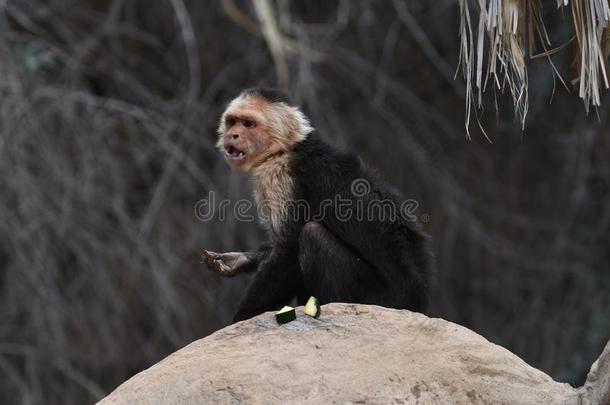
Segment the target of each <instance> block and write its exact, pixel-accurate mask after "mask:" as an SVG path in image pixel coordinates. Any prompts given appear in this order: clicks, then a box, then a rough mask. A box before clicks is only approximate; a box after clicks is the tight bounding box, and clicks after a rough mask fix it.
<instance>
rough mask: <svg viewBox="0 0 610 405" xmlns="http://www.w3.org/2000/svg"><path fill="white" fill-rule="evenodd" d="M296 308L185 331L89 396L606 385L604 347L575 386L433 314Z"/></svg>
mask: <svg viewBox="0 0 610 405" xmlns="http://www.w3.org/2000/svg"><path fill="white" fill-rule="evenodd" d="M297 311H298V312H297V313H298V318H297V320H296V321H293V322H291V323H288V324H286V325H278V324H277V323H276V322H275V319H274V317H273V314H272V313H266V314H263V315H260V316H258V317H256V318H253V319H250V320H247V321H244V322H240V323H237V324H234V325H231V326H229V327H227V328H225V329H222V330H220V331H218V332H216V333H214V334H212V335H210V336H208V337H206V338H204V339H201V340H198V341H195V342H193V343H191V344H190V345H188V346H186V347H185V348H183V349H181V350H179V351H177V352H176V353H174V354H172V355H170V356H169V357H167V358H166V359H164V360H163V361H161V362H160V363H158V364H156V365H154V366H152V367H151V368H149V369H148V370H145V371H143V372H141V373H139V374H137V375H135V376H134V377H132V378H131V379H129V380H128V381H127V382H125V383H124V384H122V385H121V386H119V387H118V388H117V389H116V390H115V391H114V392H113V393H111V394H110V395H109V396H108V397H106V398H105V399H103V400H102V401H101V402H99V404H103V405H110V404H125V405H127V404H151V405H152V404H155V405H156V404H208V403H214V404H229V403H244V404H269V403H272V404H273V403H276V404H287V403H291V404H292V403H320V404H331V403H341V404H344V403H367V404H369V403H370V404H394V403H396V404H403V403H409V404H411V403H413V404H414V403H418V404H473V403H474V404H487V403H495V404H516V403H518V404H580V403H583V402H585V403H586V402H587V401H590V403H598V402H593V401H598V400H603V398H606V399H607V391H606V393H605V394H603V393H600V391H599V390H600V389H608V384H609V381H608V375H609V374H608V368H609V367H610V359H608V357H610V348H609V347H607V348H606V350H605V352H604V353H605V354H604V355H605V356H606V360H605V362H604V361H601V360H602V359H600V361H598V363H597V365H596V366H595V367H596V368H593V369H592V371H591V373H593V374H595V376H594V377H595V378H594V379H592V380H591V381H590V383H591V384H590V385H589V386H587V385H585V386H584V387H583V388H581V389H580V390H577V389H574V388H572V387H570V386H569V385H568V384H562V383H558V382H555V381H553V380H552V379H551V378H550V377H549V376H548V375H546V374H544V373H543V372H541V371H539V370H536V369H534V368H532V367H530V366H529V365H527V364H526V363H525V362H524V361H523V360H521V359H520V358H518V357H517V356H515V355H514V354H512V353H511V352H509V351H508V350H506V349H504V348H502V347H500V346H497V345H495V344H492V343H490V342H488V341H487V340H485V339H484V338H483V337H481V336H479V335H477V334H476V333H474V332H472V331H470V330H468V329H466V328H464V327H461V326H459V325H456V324H454V323H451V322H447V321H444V320H442V319H432V318H428V317H426V316H424V315H421V314H417V313H413V312H409V311H399V310H392V309H386V308H381V307H376V306H367V305H352V304H330V305H325V306H323V307H322V316H321V317H320V318H319V319H313V318H309V317H307V316H306V315H303V311H302V308H298V309H297ZM602 357H603V356H602ZM591 373H590V374H591ZM588 383H589V381H588ZM604 387H605V388H604ZM604 395H606V396H605V397H604ZM600 403H601V402H600Z"/></svg>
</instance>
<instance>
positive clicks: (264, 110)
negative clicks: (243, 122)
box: [216, 94, 314, 150]
mask: <svg viewBox="0 0 610 405" xmlns="http://www.w3.org/2000/svg"><path fill="white" fill-rule="evenodd" d="M259 103H260V104H259ZM253 106H254V107H253ZM244 110H247V111H248V113H249V114H250V115H255V117H254V118H256V119H257V121H259V122H262V123H264V124H265V125H267V126H268V128H269V129H270V131H269V132H270V136H272V137H273V138H274V141H276V142H278V143H279V144H280V145H281V146H282V149H285V150H288V149H290V148H291V147H292V146H293V145H294V144H295V143H297V142H301V141H303V140H305V139H306V138H307V135H309V134H310V133H311V132H313V131H314V128H313V127H312V126H311V124H310V123H309V119H308V118H307V117H306V116H305V114H303V113H302V112H301V110H299V109H298V108H297V107H293V106H290V105H288V104H286V103H284V102H269V101H267V100H266V99H264V98H263V97H257V96H254V95H247V94H241V95H239V96H238V97H237V98H235V99H234V100H233V101H231V102H230V103H229V106H228V107H227V109H226V110H225V112H224V113H223V114H222V117H221V119H220V123H219V125H218V134H219V135H220V138H219V140H218V142H217V144H216V146H217V147H218V148H219V149H220V150H223V145H222V136H223V135H224V134H225V132H226V131H227V128H226V126H225V118H226V116H227V115H230V114H236V115H239V112H240V111H244Z"/></svg>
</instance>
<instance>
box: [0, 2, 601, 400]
mask: <svg viewBox="0 0 610 405" xmlns="http://www.w3.org/2000/svg"><path fill="white" fill-rule="evenodd" d="M270 4H271V5H272V6H273V12H274V15H275V17H276V21H277V29H278V32H280V33H281V34H282V35H283V37H282V38H281V39H282V43H281V44H280V45H282V46H283V48H281V52H280V56H281V58H280V59H279V60H278V59H276V60H275V61H274V58H273V57H272V53H271V52H270V51H269V49H271V47H272V46H273V41H271V42H270V41H269V38H265V37H264V36H263V35H261V27H260V24H259V23H258V20H257V14H256V10H255V8H254V7H253V5H252V3H251V2H249V1H237V0H236V1H214V2H212V1H210V2H207V1H206V2H203V1H195V0H162V1H154V2H153V1H148V0H78V1H76V0H47V1H45V0H14V1H11V0H8V1H7V0H3V1H0V9H1V10H0V11H1V12H0V398H4V399H5V400H6V401H7V402H6V403H23V404H38V403H49V404H83V403H93V402H94V401H95V400H96V399H99V398H101V397H102V396H104V395H105V394H106V393H108V392H109V391H111V390H112V389H114V388H115V387H116V386H117V385H118V384H119V383H121V382H122V381H123V380H125V379H127V378H128V377H130V376H131V375H133V374H134V373H136V372H138V371H140V370H142V369H144V368H146V367H148V366H150V365H152V364H154V363H155V362H157V361H159V360H160V359H162V358H163V357H164V356H166V355H168V354H169V353H171V352H173V351H174V350H176V349H178V348H180V347H182V346H184V345H185V344H187V343H189V342H191V341H193V340H195V339H198V338H201V337H203V336H206V335H208V334H210V333H211V332H213V331H215V330H217V329H219V328H222V327H223V326H226V325H227V324H228V323H229V321H230V318H231V316H232V314H233V311H234V310H235V308H236V306H237V303H238V301H239V299H240V297H241V296H242V294H243V292H244V289H245V288H246V286H247V284H248V281H249V280H248V278H247V277H244V278H235V279H221V278H220V277H218V276H217V275H215V274H211V273H209V272H207V271H206V270H205V269H204V268H203V266H202V265H201V264H200V253H201V251H202V249H203V248H208V249H212V250H217V251H223V250H239V249H249V248H254V247H256V246H257V245H258V244H259V243H261V242H262V241H263V240H264V239H265V235H264V233H263V231H262V230H261V229H260V227H259V226H258V225H257V224H256V223H238V222H237V221H236V220H235V219H234V217H233V216H232V215H230V214H229V215H228V218H226V219H225V220H223V221H220V220H212V221H207V222H202V221H199V220H197V218H196V216H195V212H194V207H195V205H196V203H197V201H198V200H200V199H201V198H205V197H207V196H208V192H210V191H212V190H213V191H214V192H215V193H216V196H217V197H218V198H231V199H238V198H250V185H249V182H248V180H247V178H245V177H242V176H240V175H237V174H235V173H230V172H229V170H228V167H226V165H225V163H224V162H223V161H222V159H221V156H220V155H219V153H218V152H217V151H216V150H215V148H214V146H213V144H214V141H215V137H216V135H215V127H216V122H217V120H218V118H219V114H220V113H221V111H222V109H223V107H224V106H225V104H226V102H227V101H228V100H229V99H230V98H232V97H234V96H235V95H236V94H237V93H238V92H239V91H240V90H241V89H243V88H244V87H248V86H252V85H259V84H263V85H275V84H277V81H278V74H277V73H278V68H279V69H280V70H281V69H284V70H285V71H284V72H283V73H282V72H280V76H282V75H284V77H283V78H282V77H280V84H285V85H286V86H287V90H288V91H289V93H290V94H291V95H292V96H293V98H294V99H295V100H296V101H297V102H298V103H300V104H301V105H302V106H303V108H304V109H305V111H306V112H307V113H308V114H309V116H310V117H311V119H312V121H313V123H314V126H315V127H316V129H317V131H318V132H319V133H320V134H322V135H323V136H325V137H327V138H328V139H330V140H331V141H333V142H335V143H336V144H338V145H340V146H341V147H344V148H348V149H352V150H354V151H356V152H358V153H359V154H360V155H361V156H362V157H363V158H364V160H366V161H367V162H369V163H370V164H371V165H373V166H375V167H377V168H378V169H379V171H380V172H381V173H382V174H383V175H384V176H385V177H386V178H387V179H388V180H389V181H390V182H391V183H392V184H393V185H395V186H396V187H397V188H399V189H400V190H401V191H402V193H403V195H404V197H405V198H412V199H415V200H417V201H418V202H419V203H420V208H419V211H420V214H421V215H420V217H421V218H424V219H425V220H427V222H425V223H424V226H425V228H426V229H427V231H428V232H429V233H430V234H431V235H432V237H433V248H434V254H435V256H436V258H437V266H438V273H437V284H436V286H435V289H434V293H433V295H432V308H431V311H430V313H431V315H433V316H439V317H443V318H445V319H448V320H451V321H454V322H457V323H459V324H461V325H464V326H467V327H469V328H471V329H473V330H474V331H476V332H478V333H480V334H482V335H483V336H484V337H486V338H487V339H489V340H490V341H492V342H494V343H497V344H500V345H503V346H505V347H507V348H508V349H510V350H512V351H513V352H515V353H516V354H517V355H519V356H521V357H522V358H523V359H524V360H526V361H527V362H528V363H530V364H532V365H533V366H535V367H538V368H541V369H542V370H544V371H545V372H547V373H549V374H550V375H551V376H552V377H553V378H555V379H557V380H560V381H565V382H568V383H571V384H573V385H579V384H581V383H582V382H583V380H584V376H585V375H586V372H587V371H588V369H589V367H590V365H591V363H592V362H593V361H594V359H595V358H596V357H597V356H598V355H599V353H600V352H601V349H602V346H603V344H604V343H605V342H606V341H607V339H608V338H609V337H610V266H609V263H610V239H609V237H608V235H609V232H610V202H609V201H610V200H609V198H610V192H609V190H610V136H609V135H610V134H609V133H610V129H609V128H610V126H609V122H608V121H609V117H610V116H609V114H608V112H609V111H608V109H609V107H610V102H609V101H610V100H608V99H607V97H606V100H604V101H605V103H603V107H602V108H601V109H599V110H598V111H597V112H595V111H593V112H592V113H591V114H590V115H589V116H587V115H586V114H585V112H584V108H583V105H582V102H581V101H580V100H579V99H578V97H577V92H574V91H571V93H568V92H567V91H566V90H565V89H563V88H561V87H560V86H559V85H558V84H556V83H555V84H554V82H553V75H552V73H551V67H550V65H549V64H548V62H547V61H545V60H543V59H540V60H536V61H532V63H531V64H530V66H529V77H530V85H529V88H530V110H529V115H528V117H527V122H526V126H525V130H524V131H523V132H522V131H521V126H520V123H519V122H516V121H515V119H514V118H513V111H512V105H511V103H510V100H509V99H507V98H506V97H504V96H502V95H500V94H497V103H498V104H499V107H500V109H499V112H498V113H496V111H495V103H496V100H495V98H494V96H493V92H489V93H490V94H489V95H488V96H487V97H486V105H484V114H483V115H482V118H481V124H482V125H483V127H484V128H485V129H486V131H487V133H488V135H489V136H490V138H491V139H492V140H493V143H489V142H488V141H486V140H485V138H484V137H483V135H482V133H481V131H480V130H479V129H478V125H477V124H476V121H473V122H474V124H473V125H471V134H472V140H469V139H468V138H467V136H466V131H465V128H464V112H465V100H464V97H465V89H464V83H463V81H462V80H461V78H460V77H458V78H457V80H454V72H455V69H456V67H457V61H458V51H459V42H458V24H459V14H458V7H457V2H456V1H455V0H438V1H404V0H397V1H393V2H392V1H382V0H376V1H373V0H370V1H368V0H367V1H364V0H363V1H329V0H325V1H322V0H320V1H292V2H291V1H279V0H278V1H273V2H271V3H270ZM544 15H545V19H546V20H547V24H548V25H547V27H548V28H549V30H550V33H551V36H552V37H553V38H554V39H556V40H557V41H561V40H562V39H565V38H566V37H567V36H568V34H567V30H568V28H566V27H567V24H565V17H564V16H562V15H561V13H560V12H558V11H557V10H556V9H555V4H554V2H553V4H551V5H550V7H548V9H545V10H544ZM270 45H271V47H270ZM276 56H277V55H276ZM553 61H554V63H555V64H556V66H557V67H558V69H559V70H560V71H561V72H563V73H565V74H566V76H567V77H566V79H570V78H571V75H572V73H571V72H570V71H569V62H570V55H565V56H564V54H562V53H560V54H557V56H555V57H554V59H553ZM554 89H555V90H554ZM553 94H554V99H553V102H552V103H549V102H550V100H551V98H552V97H553Z"/></svg>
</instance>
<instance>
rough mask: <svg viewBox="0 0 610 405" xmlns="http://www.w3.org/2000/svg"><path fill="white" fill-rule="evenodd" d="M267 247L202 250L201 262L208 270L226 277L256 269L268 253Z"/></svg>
mask: <svg viewBox="0 0 610 405" xmlns="http://www.w3.org/2000/svg"><path fill="white" fill-rule="evenodd" d="M269 251H270V248H269V247H262V248H261V249H259V250H258V251H254V252H227V253H216V252H212V251H210V250H204V251H203V254H202V255H201V258H202V262H203V263H205V264H206V265H207V266H208V268H209V269H210V270H212V271H213V272H215V273H218V274H220V275H223V276H226V277H234V276H236V275H238V274H241V273H249V272H254V271H256V270H257V268H258V265H259V263H260V262H261V261H262V260H263V259H264V258H265V257H266V256H267V255H268V254H269Z"/></svg>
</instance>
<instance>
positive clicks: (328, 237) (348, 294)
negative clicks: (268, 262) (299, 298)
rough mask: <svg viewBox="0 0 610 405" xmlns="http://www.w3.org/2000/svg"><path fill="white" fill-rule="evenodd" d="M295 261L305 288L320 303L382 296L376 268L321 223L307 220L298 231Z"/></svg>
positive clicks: (362, 300) (367, 300)
mask: <svg viewBox="0 0 610 405" xmlns="http://www.w3.org/2000/svg"><path fill="white" fill-rule="evenodd" d="M299 265H300V269H301V273H302V274H303V279H304V282H305V289H306V291H307V292H308V293H309V294H311V295H314V296H315V297H316V298H318V300H319V301H320V302H321V303H329V302H358V303H362V304H369V303H370V304H374V303H378V302H380V300H382V299H383V298H382V295H383V294H384V288H383V283H382V282H381V280H380V278H379V277H378V273H377V270H376V269H375V268H373V267H372V266H371V265H369V264H368V263H366V262H365V261H364V260H363V259H362V258H361V257H360V256H359V255H358V254H357V253H355V252H354V251H352V250H351V249H350V248H349V247H348V246H347V245H345V244H344V243H343V242H342V241H340V240H339V239H337V238H336V237H335V236H334V235H333V234H332V233H331V232H330V231H328V230H327V229H326V228H325V227H324V225H321V224H319V223H315V222H308V223H307V224H305V226H304V227H303V230H302V231H301V234H300V235H299Z"/></svg>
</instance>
